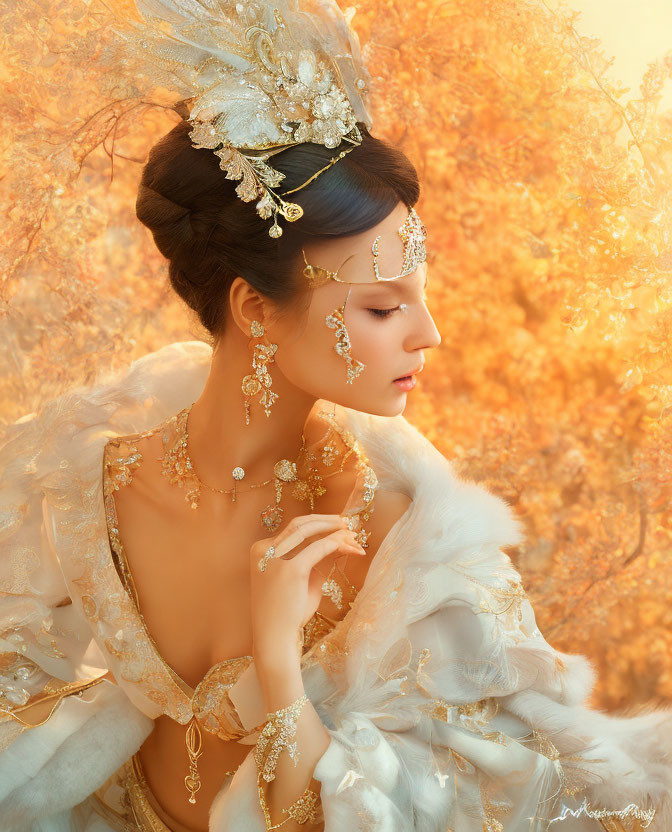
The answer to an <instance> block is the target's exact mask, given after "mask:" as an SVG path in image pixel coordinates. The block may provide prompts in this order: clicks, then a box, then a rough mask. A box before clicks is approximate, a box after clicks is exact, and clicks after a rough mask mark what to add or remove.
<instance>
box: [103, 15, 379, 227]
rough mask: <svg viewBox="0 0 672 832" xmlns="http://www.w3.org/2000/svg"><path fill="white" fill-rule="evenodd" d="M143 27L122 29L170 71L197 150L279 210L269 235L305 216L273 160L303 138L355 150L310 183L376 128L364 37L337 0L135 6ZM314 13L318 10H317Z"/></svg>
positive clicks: (242, 188) (249, 196) (247, 192)
mask: <svg viewBox="0 0 672 832" xmlns="http://www.w3.org/2000/svg"><path fill="white" fill-rule="evenodd" d="M135 5H136V8H137V10H138V12H139V13H140V14H141V15H142V16H143V18H144V21H143V22H134V23H132V24H129V26H130V28H129V29H118V28H116V27H115V31H116V32H117V34H119V35H121V36H122V38H123V39H124V40H125V42H126V43H127V44H128V45H129V46H130V47H131V48H133V49H134V51H135V53H136V55H138V54H140V55H142V57H143V59H145V58H146V59H148V60H149V66H148V68H149V69H150V72H151V73H152V74H153V75H154V76H155V77H156V75H157V73H160V74H162V75H163V74H167V75H168V76H169V79H170V80H169V83H170V84H171V86H172V87H174V86H175V82H176V81H177V82H178V85H179V87H180V90H179V94H181V95H185V98H184V102H185V103H186V104H187V105H189V107H190V109H189V118H188V120H189V122H190V123H191V124H192V125H193V129H192V130H191V132H190V133H189V136H190V138H191V139H192V142H193V144H194V146H195V147H199V148H200V147H202V148H210V149H212V150H214V152H215V154H216V155H217V156H218V157H219V159H220V167H221V168H222V170H224V171H226V177H227V179H241V180H242V181H241V182H240V184H239V185H238V186H237V187H236V193H237V194H238V196H239V197H240V198H241V199H242V200H243V201H245V202H250V201H252V200H254V199H258V202H257V205H256V210H257V213H258V214H259V216H260V217H262V218H263V219H267V218H268V217H270V216H271V214H273V216H274V221H273V225H272V226H271V228H270V229H269V234H270V235H271V237H279V236H280V235H281V234H282V228H280V226H279V225H278V220H277V215H278V213H280V214H282V216H283V217H285V219H286V220H288V221H289V222H293V221H294V220H297V219H299V217H301V216H302V215H303V209H302V208H301V206H300V205H298V204H297V203H294V202H286V201H285V200H283V199H282V196H281V195H280V194H279V193H277V192H276V191H275V190H274V189H275V188H277V186H278V185H279V184H280V183H281V182H282V180H283V179H284V178H285V175H284V174H283V173H281V172H279V171H277V170H275V169H274V168H273V167H271V165H269V164H268V159H269V158H270V157H271V156H272V155H274V154H275V153H279V152H281V151H282V150H285V149H286V148H288V147H291V146H292V145H295V144H301V143H304V142H314V143H316V144H323V145H324V146H325V147H328V148H334V147H337V146H338V145H339V144H340V143H341V141H347V142H349V143H350V144H351V147H349V148H347V149H345V150H343V151H342V152H341V153H339V154H338V155H336V156H335V157H334V158H333V159H332V160H331V161H330V162H329V164H328V165H326V166H325V167H324V168H322V169H321V170H319V171H317V172H316V173H315V174H313V176H311V177H310V179H308V180H307V181H306V182H304V183H303V184H302V185H299V187H297V188H293V189H292V190H291V191H286V192H283V195H286V194H289V193H294V192H295V191H298V190H300V189H301V188H303V187H305V186H306V185H307V184H308V183H309V182H311V181H312V180H313V179H315V178H316V177H317V176H318V175H319V174H320V173H322V171H324V170H327V168H329V167H330V166H331V165H332V164H334V163H335V162H337V161H338V160H339V159H340V158H342V157H343V156H344V155H345V154H346V153H348V152H349V151H350V150H352V149H353V148H354V147H355V146H357V145H358V144H361V141H362V134H361V132H360V130H359V127H358V126H357V123H358V122H360V123H362V124H364V125H365V126H366V128H367V129H370V128H371V126H372V121H371V117H370V116H369V114H368V112H367V111H366V108H365V106H364V102H363V99H362V94H363V93H364V92H365V91H366V90H367V88H368V79H369V75H368V72H367V70H366V67H365V65H364V64H363V62H362V60H361V58H360V50H359V40H358V38H357V35H356V33H355V32H354V31H353V30H352V29H351V28H350V21H351V20H352V17H353V15H354V13H355V10H354V9H353V8H349V9H348V10H347V12H346V13H345V14H344V13H343V12H341V10H340V9H339V7H338V5H337V4H336V2H335V1H334V0H301V6H302V9H301V10H300V9H299V3H298V0H273V2H271V3H267V2H261V1H260V0H256V1H255V2H245V3H241V2H237V3H236V2H231V1H230V0H135ZM311 10H312V11H311Z"/></svg>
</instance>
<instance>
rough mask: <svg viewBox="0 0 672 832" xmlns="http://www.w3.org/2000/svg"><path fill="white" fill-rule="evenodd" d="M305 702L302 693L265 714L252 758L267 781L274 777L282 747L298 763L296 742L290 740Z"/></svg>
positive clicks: (306, 698) (304, 696) (304, 695)
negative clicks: (285, 704)
mask: <svg viewBox="0 0 672 832" xmlns="http://www.w3.org/2000/svg"><path fill="white" fill-rule="evenodd" d="M306 702H308V697H307V696H306V694H305V693H304V694H303V695H302V696H299V698H298V699H297V700H296V701H294V702H292V703H291V705H287V707H286V708H280V710H278V711H275V712H273V713H270V714H266V716H267V720H268V721H267V722H266V724H265V725H264V727H263V728H262V729H261V733H260V734H259V738H258V739H257V742H256V745H255V747H254V759H255V762H256V764H257V771H258V772H259V773H260V774H261V776H262V777H263V778H264V780H266V782H267V783H270V782H271V781H272V780H273V779H274V778H275V769H276V766H277V764H278V757H279V756H280V752H281V751H282V750H283V749H284V748H286V749H287V752H288V753H289V756H290V757H291V758H292V760H294V765H295V766H296V765H297V763H298V760H299V751H298V748H297V747H296V742H291V740H292V739H293V738H294V736H295V734H296V723H297V721H298V718H299V715H300V714H301V710H302V709H303V706H304V705H305V704H306Z"/></svg>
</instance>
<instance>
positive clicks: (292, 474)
mask: <svg viewBox="0 0 672 832" xmlns="http://www.w3.org/2000/svg"><path fill="white" fill-rule="evenodd" d="M193 404H194V403H193V402H192V403H191V404H190V405H189V406H188V407H185V408H184V409H183V410H181V411H180V412H179V413H178V414H176V415H175V416H173V417H171V419H169V420H168V422H167V424H166V429H164V432H163V447H164V454H163V456H162V457H159V462H161V463H162V473H163V474H164V475H165V476H166V477H168V479H169V481H170V483H171V485H175V484H176V485H178V486H180V487H182V486H183V485H186V494H185V499H186V500H187V502H188V503H189V504H190V506H191V508H192V509H197V508H198V507H199V504H200V497H201V486H203V487H204V488H207V489H209V490H210V491H213V492H215V493H217V494H231V502H235V501H236V494H237V493H238V491H250V490H252V489H253V488H262V487H263V486H265V485H268V484H269V483H273V484H274V486H275V504H269V505H267V506H266V508H264V510H263V511H262V512H261V515H260V517H261V524H262V526H263V527H264V528H265V529H266V530H267V531H269V532H271V533H272V532H274V531H276V530H277V529H278V528H279V526H280V524H281V523H282V515H283V509H282V507H281V506H280V500H281V499H282V489H283V487H284V486H285V485H286V484H288V483H294V488H293V496H294V497H296V498H297V499H299V500H307V501H309V502H310V506H311V511H313V510H314V507H315V497H319V496H321V495H322V494H324V493H325V491H326V489H325V488H324V487H323V486H322V484H321V481H322V479H323V477H321V476H320V475H319V473H318V471H317V468H316V467H315V466H309V470H308V474H307V475H306V476H305V477H303V478H302V477H299V475H298V472H297V465H298V464H299V463H300V462H301V461H302V457H304V456H306V455H307V451H306V439H305V436H304V435H303V433H301V448H300V449H299V453H298V455H297V458H296V461H294V462H292V461H291V460H289V459H280V460H278V461H277V462H276V463H275V465H274V466H273V477H272V478H271V479H267V480H264V482H260V483H252V484H250V485H249V487H248V488H246V489H238V487H237V485H236V482H239V481H240V480H242V479H243V478H244V476H245V471H244V469H243V468H241V467H240V466H236V467H235V468H234V469H233V470H232V472H231V474H232V476H233V478H234V481H236V482H234V485H233V488H227V489H220V488H214V487H213V486H210V485H208V484H207V483H205V482H203V481H202V480H201V479H200V477H199V476H198V474H197V473H196V470H195V469H194V465H193V463H192V461H191V459H190V457H189V452H188V440H189V434H188V430H187V422H188V419H189V413H190V411H191V408H192V406H193ZM173 425H174V428H175V432H176V435H177V438H176V440H175V441H174V442H173V444H172V445H171V447H167V445H168V442H169V436H170V427H171V426H173ZM307 456H308V458H309V461H312V460H314V455H312V454H308V455H307Z"/></svg>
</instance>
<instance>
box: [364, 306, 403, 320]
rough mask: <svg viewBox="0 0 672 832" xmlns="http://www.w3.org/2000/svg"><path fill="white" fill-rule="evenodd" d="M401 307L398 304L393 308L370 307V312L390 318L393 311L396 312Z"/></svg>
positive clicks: (379, 316) (378, 316)
mask: <svg viewBox="0 0 672 832" xmlns="http://www.w3.org/2000/svg"><path fill="white" fill-rule="evenodd" d="M397 309H399V307H398V306H395V307H394V308H393V309H368V310H367V311H368V312H371V314H372V315H375V316H376V318H389V317H390V315H391V314H392V313H393V312H396V311H397Z"/></svg>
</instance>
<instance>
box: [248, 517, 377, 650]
mask: <svg viewBox="0 0 672 832" xmlns="http://www.w3.org/2000/svg"><path fill="white" fill-rule="evenodd" d="M309 540H310V541H311V542H308V543H307V541H309ZM270 546H273V547H274V549H275V552H274V553H273V554H272V557H270V558H267V557H264V556H265V554H266V552H267V551H268V549H269V547H270ZM334 552H340V553H342V554H347V555H350V554H360V555H364V554H366V552H365V550H364V549H363V548H362V547H361V546H360V545H359V543H357V541H356V537H355V533H354V532H353V531H351V530H350V529H349V528H348V527H347V519H346V518H343V517H342V516H341V515H340V514H306V515H300V516H298V517H294V518H293V519H292V520H290V521H289V523H288V524H287V526H286V527H285V528H284V529H282V531H280V532H278V534H277V535H275V536H274V537H269V538H264V539H262V540H257V541H256V542H255V543H253V544H252V546H251V548H250V571H251V590H250V592H251V607H252V639H253V652H254V658H255V661H256V662H257V663H258V664H267V663H268V662H269V661H273V660H275V659H277V660H278V661H279V662H282V661H283V660H284V659H286V657H287V655H288V652H289V653H292V652H295V653H296V654H297V656H299V657H300V655H301V628H302V627H303V626H304V625H305V624H306V623H307V622H308V621H309V620H310V618H311V616H312V615H313V614H314V613H315V611H316V610H317V608H318V606H319V604H320V598H321V597H322V584H323V582H324V578H325V575H326V572H324V573H323V574H321V573H322V572H323V570H320V571H319V572H318V571H317V569H316V568H315V567H316V566H317V567H319V565H320V563H321V561H323V560H324V559H325V558H326V557H329V556H330V555H333V553H334ZM260 563H261V565H262V566H263V567H264V571H261V569H260ZM327 571H328V570H327Z"/></svg>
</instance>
